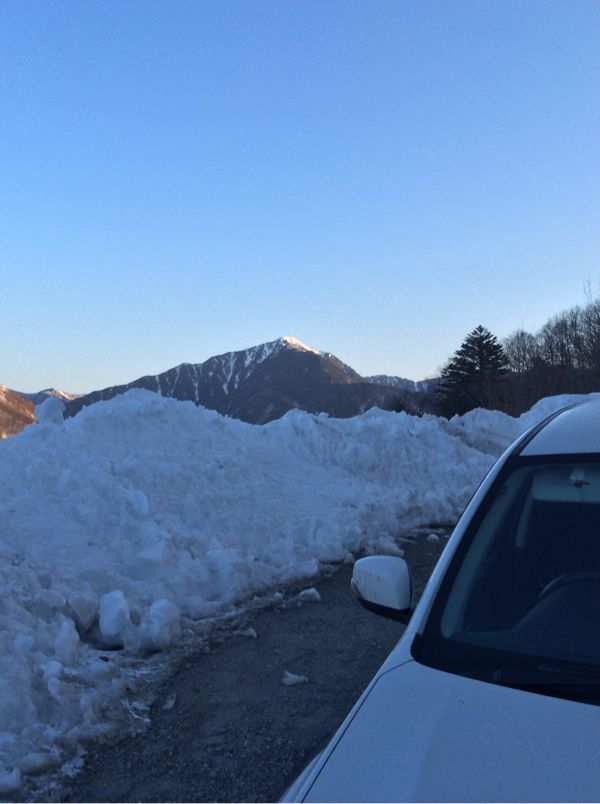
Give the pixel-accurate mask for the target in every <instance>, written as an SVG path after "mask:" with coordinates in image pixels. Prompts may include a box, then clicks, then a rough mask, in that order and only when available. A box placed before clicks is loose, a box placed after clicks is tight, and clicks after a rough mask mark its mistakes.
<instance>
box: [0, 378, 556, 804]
mask: <svg viewBox="0 0 600 804" xmlns="http://www.w3.org/2000/svg"><path fill="white" fill-rule="evenodd" d="M571 399H572V398H571V397H557V398H553V399H549V400H544V401H543V402H542V403H539V404H538V405H536V407H535V408H534V409H533V410H532V411H530V412H529V413H527V414H524V415H523V416H522V417H521V418H520V419H512V418H510V417H508V416H505V415H504V414H501V413H495V412H490V411H473V412H471V413H469V414H467V415H466V416H463V417H460V418H455V419H453V420H451V421H450V422H448V421H446V420H445V419H438V418H436V417H434V416H423V417H422V418H416V417H411V416H408V415H406V414H402V413H399V414H395V413H385V412H382V411H379V410H377V409H373V410H370V411H368V412H367V413H365V414H364V415H363V416H360V417H356V418H352V419H332V418H328V417H327V416H325V415H321V416H312V415H309V414H306V413H302V412H300V411H291V412H289V413H288V414H287V415H286V416H284V417H283V418H282V419H279V420H277V421H275V422H272V423H271V424H268V425H266V426H262V427H260V426H254V425H250V424H246V423H244V422H241V421H237V420H234V419H228V418H224V417H222V416H220V415H219V414H217V413H215V412H212V411H208V410H205V409H203V408H197V407H196V406H195V405H194V404H193V403H192V402H178V401H175V400H173V399H167V398H164V397H161V396H158V395H157V394H154V393H151V392H149V391H144V390H133V391H129V392H128V393H127V394H125V395H122V396H118V397H116V398H114V399H112V400H110V401H108V402H99V403H97V404H95V405H91V406H90V407H88V408H85V409H84V410H83V411H82V412H81V413H80V414H79V415H77V416H76V417H74V418H71V419H68V420H67V421H65V422H64V423H63V422H62V420H61V416H60V407H61V406H62V403H61V402H60V401H59V400H56V399H48V400H47V401H46V402H44V404H43V405H41V406H40V407H39V409H38V416H39V419H40V424H33V425H30V426H29V427H27V428H26V429H25V430H24V431H23V432H22V433H20V434H19V435H17V436H15V437H13V438H10V439H8V440H6V441H3V442H0V488H1V489H2V493H1V496H0V522H1V523H2V524H1V528H0V558H1V562H0V580H1V584H2V591H3V595H2V598H1V600H0V793H7V792H10V791H11V790H15V789H18V788H19V787H20V786H21V785H22V783H23V779H25V778H26V777H27V775H28V774H32V773H39V772H40V771H42V770H44V769H47V768H49V767H51V766H55V765H57V764H60V763H61V762H63V761H64V760H66V759H68V758H69V757H70V756H72V755H73V754H74V753H75V752H76V750H77V749H78V746H79V745H80V744H81V741H82V740H84V739H87V738H93V737H95V736H97V735H99V734H101V733H103V732H104V731H105V730H107V729H110V728H112V724H113V721H114V720H115V712H117V711H123V712H128V713H129V716H130V717H132V718H138V719H141V720H145V719H147V717H146V715H144V714H143V713H142V714H140V712H139V711H137V710H136V709H135V706H133V705H132V704H131V703H130V702H128V692H127V688H126V678H127V673H129V674H131V672H133V671H132V668H134V670H135V672H137V673H141V672H143V668H144V667H145V666H146V664H145V663H147V659H146V657H147V656H148V655H149V654H150V653H151V652H153V651H167V652H168V651H169V650H172V649H173V648H175V647H176V646H177V645H179V644H180V642H181V639H182V636H183V635H184V634H186V633H187V634H188V635H189V634H190V633H192V632H193V630H194V624H195V623H196V624H197V623H199V622H201V621H202V620H203V619H204V618H207V617H210V616H214V614H215V613H216V612H218V611H221V610H223V609H224V608H225V607H227V606H231V605H232V604H234V603H240V602H241V603H243V602H244V601H248V600H250V599H251V598H252V596H253V595H255V594H259V593H261V592H263V591H266V590H271V591H272V590H274V589H277V588H278V587H280V586H281V585H283V584H285V583H287V582H290V581H293V580H298V581H300V580H301V579H309V578H311V577H312V576H314V575H315V574H316V573H317V571H318V569H319V564H320V563H323V562H336V561H339V562H342V561H348V560H351V558H352V554H356V553H357V552H358V551H360V550H367V551H383V552H386V551H387V552H390V551H395V550H397V547H396V546H395V543H394V537H395V536H397V535H398V533H399V532H401V531H403V530H406V531H408V530H410V529H411V528H414V527H417V526H426V525H429V524H435V523H451V522H453V521H454V520H455V519H456V518H457V516H458V515H459V513H460V511H461V510H462V508H463V506H464V504H465V502H466V501H467V500H468V498H469V496H470V495H471V493H472V491H473V489H474V488H475V486H476V485H477V483H478V482H479V480H480V479H481V477H482V475H483V474H484V473H485V471H486V470H487V469H488V468H489V467H490V465H491V464H492V462H493V460H494V457H495V456H496V455H498V454H499V453H500V452H501V451H502V450H503V449H504V448H505V447H506V446H507V445H508V443H509V442H510V441H511V440H512V439H513V438H514V437H516V436H517V435H518V434H519V433H520V432H523V431H524V430H525V429H526V428H527V427H528V426H530V425H531V424H533V423H534V422H536V421H537V420H538V419H540V418H542V417H543V415H545V414H546V413H547V412H549V411H550V410H552V409H555V408H558V407H560V406H562V405H564V404H566V403H567V402H569V401H571ZM315 591H316V590H315ZM303 594H304V596H305V599H306V600H309V599H311V600H314V601H316V600H317V595H318V593H317V594H315V593H314V591H313V590H311V589H308V590H307V591H306V592H305V593H303ZM255 635H256V634H255V633H254V634H252V636H255ZM284 683H285V682H284ZM134 703H135V702H134Z"/></svg>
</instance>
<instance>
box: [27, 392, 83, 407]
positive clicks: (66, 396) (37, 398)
mask: <svg viewBox="0 0 600 804" xmlns="http://www.w3.org/2000/svg"><path fill="white" fill-rule="evenodd" d="M13 393H15V394H18V395H19V396H22V397H24V398H25V399H30V400H31V401H32V402H33V404H34V405H35V406H36V407H37V405H41V404H42V402H45V401H46V399H48V397H49V396H54V397H57V399H62V401H63V402H65V403H66V402H70V401H71V400H72V399H77V397H78V396H81V394H71V393H69V392H68V391H61V390H59V389H58V388H44V390H43V391H38V392H37V393H35V394H26V393H25V392H24V391H14V392H13Z"/></svg>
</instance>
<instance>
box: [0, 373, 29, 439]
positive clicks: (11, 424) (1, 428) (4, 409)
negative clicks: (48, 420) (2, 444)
mask: <svg viewBox="0 0 600 804" xmlns="http://www.w3.org/2000/svg"><path fill="white" fill-rule="evenodd" d="M34 421H35V407H34V404H33V402H32V401H31V400H29V399H23V397H22V396H20V395H19V394H16V393H15V392H14V391H11V390H10V388H7V387H6V385H0V438H8V436H11V435H15V433H20V432H21V430H22V429H23V428H24V427H26V426H27V425H28V424H31V422H34Z"/></svg>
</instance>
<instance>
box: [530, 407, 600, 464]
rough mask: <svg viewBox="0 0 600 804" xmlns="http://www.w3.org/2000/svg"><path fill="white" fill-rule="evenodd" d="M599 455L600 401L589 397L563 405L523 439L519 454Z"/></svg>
mask: <svg viewBox="0 0 600 804" xmlns="http://www.w3.org/2000/svg"><path fill="white" fill-rule="evenodd" d="M594 452H595V453H598V454H599V455H600V400H598V399H595V400H590V401H587V402H583V403H581V404H577V405H572V406H570V407H568V408H564V409H563V410H561V411H560V412H559V413H558V414H557V415H555V416H553V417H551V418H549V419H548V420H547V421H546V423H545V424H544V425H543V426H542V427H541V428H540V429H539V430H538V431H537V432H535V431H534V434H533V436H532V437H531V438H530V439H529V440H528V441H526V443H525V446H524V447H523V448H522V449H521V451H520V454H521V455H524V456H531V455H570V454H577V453H588V454H589V453H594Z"/></svg>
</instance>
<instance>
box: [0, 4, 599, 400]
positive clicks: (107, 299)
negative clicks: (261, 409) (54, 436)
mask: <svg viewBox="0 0 600 804" xmlns="http://www.w3.org/2000/svg"><path fill="white" fill-rule="evenodd" d="M599 42H600V3H598V2H586V0H564V2H553V1H552V0H542V1H540V2H536V1H530V0H516V2H511V0H501V1H500V0H498V1H496V0H495V1H494V2H489V1H488V0H473V1H472V2H461V0H455V1H454V2H452V1H451V0H443V2H442V1H441V0H439V1H436V0H418V1H417V0H396V1H395V2H392V1H391V0H389V1H386V2H383V1H382V0H364V1H363V2H360V1H358V0H343V1H342V2H338V1H337V0H319V2H316V1H315V0H294V2H290V1H289V0H243V2H237V1H236V0H194V1H193V2H187V1H186V0H169V1H167V0H161V2H158V0H139V1H138V2H129V0H114V1H112V2H111V0H102V2H101V1H100V0H88V1H87V2H81V0H76V2H75V1H74V2H66V1H63V2H60V1H59V2H56V1H53V0H45V2H39V0H35V2H29V1H28V0H4V2H3V3H2V6H1V9H0V188H1V192H0V272H1V276H2V285H1V287H2V291H1V293H0V383H4V384H6V385H9V386H11V387H13V388H16V389H18V390H24V391H34V390H39V389H40V388H42V387H46V386H50V385H53V386H56V387H60V388H65V389H67V390H71V391H80V392H84V391H89V390H92V389H94V388H100V387H104V386H106V385H112V384H115V383H119V382H126V381H129V380H132V379H134V378H136V377H139V376H140V375H142V374H148V373H157V372H159V371H164V370H166V369H168V368H170V367H172V366H174V365H176V364H178V363H181V362H184V361H190V362H201V361H203V360H205V359H206V358H208V357H210V356H211V355H214V354H220V353H223V352H226V351H230V350H235V349H241V348H245V347H248V346H251V345H254V344H257V343H261V342H263V341H267V340H273V339H275V338H277V337H279V336H281V335H294V336H296V337H298V338H300V339H301V340H303V341H306V342H307V343H309V344H312V345H313V346H315V347H317V348H320V349H324V350H326V351H331V352H333V353H335V354H337V355H338V356H339V357H340V358H341V359H342V360H345V361H346V362H347V363H349V364H350V365H351V366H353V368H355V369H356V370H357V371H359V372H361V373H363V374H374V373H389V374H399V375H401V376H405V377H410V378H413V379H420V378H422V377H425V376H430V375H432V374H434V373H435V372H436V370H437V369H438V367H439V366H440V365H441V364H443V362H444V361H445V360H446V359H447V357H448V356H449V355H450V354H451V353H452V352H453V351H454V350H455V349H456V348H457V347H458V346H459V345H460V342H461V341H462V339H463V337H464V336H465V335H466V334H467V332H469V331H470V330H471V329H473V327H475V326H476V325H477V324H479V323H482V324H484V325H485V326H487V327H488V328H489V329H491V330H492V332H494V334H496V335H497V336H498V337H504V336H506V335H508V334H509V333H510V332H511V331H513V330H514V329H516V328H517V327H519V326H524V327H525V328H527V329H530V330H535V329H537V328H538V327H539V326H541V325H542V324H543V323H544V322H545V321H546V319H547V318H548V317H550V316H551V315H553V314H555V313H557V312H559V311H560V310H562V309H565V308H567V307H570V306H572V305H574V304H577V303H581V302H583V301H584V292H583V288H584V284H585V282H586V281H587V280H589V281H591V283H592V286H593V289H594V290H596V291H598V292H600V261H599V259H598V258H599V256H600V100H599V99H600V47H599Z"/></svg>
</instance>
